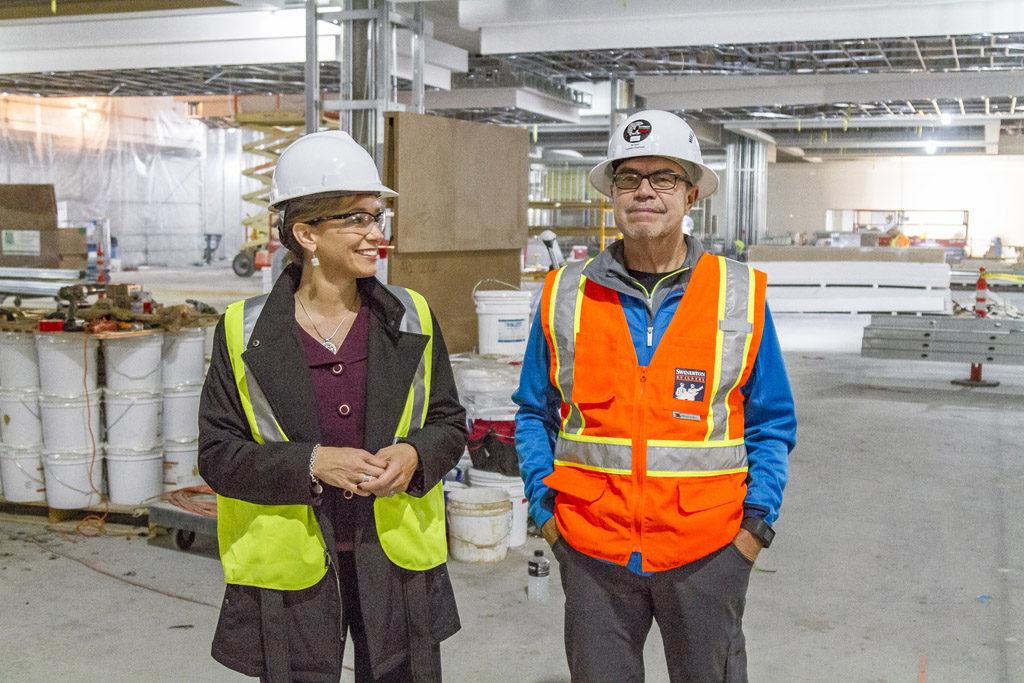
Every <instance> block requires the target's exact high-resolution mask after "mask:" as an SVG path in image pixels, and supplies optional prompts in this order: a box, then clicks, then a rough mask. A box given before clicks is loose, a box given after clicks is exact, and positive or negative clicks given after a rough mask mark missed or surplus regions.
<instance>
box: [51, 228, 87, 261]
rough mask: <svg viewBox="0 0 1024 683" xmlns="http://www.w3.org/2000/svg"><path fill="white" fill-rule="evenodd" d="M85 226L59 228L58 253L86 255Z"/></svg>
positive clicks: (62, 254)
mask: <svg viewBox="0 0 1024 683" xmlns="http://www.w3.org/2000/svg"><path fill="white" fill-rule="evenodd" d="M86 242H87V239H86V234H85V228H58V230H57V253H58V254H60V255H61V256H85V255H86V254H87V253H88V252H87V249H88V247H87V244H86Z"/></svg>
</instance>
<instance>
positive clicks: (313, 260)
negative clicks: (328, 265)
mask: <svg viewBox="0 0 1024 683" xmlns="http://www.w3.org/2000/svg"><path fill="white" fill-rule="evenodd" d="M309 262H310V263H311V264H312V265H313V267H314V268H316V267H317V266H319V265H320V259H318V258H317V257H316V252H315V251H314V252H313V258H311V259H309Z"/></svg>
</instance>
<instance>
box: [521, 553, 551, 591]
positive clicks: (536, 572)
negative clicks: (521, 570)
mask: <svg viewBox="0 0 1024 683" xmlns="http://www.w3.org/2000/svg"><path fill="white" fill-rule="evenodd" d="M527 571H528V573H529V575H530V578H529V581H528V583H527V584H526V595H527V597H528V598H529V599H530V600H531V601H533V602H547V599H548V575H550V574H551V562H549V561H548V558H546V557H544V551H543V550H534V551H533V557H531V558H530V563H529V565H528V566H527Z"/></svg>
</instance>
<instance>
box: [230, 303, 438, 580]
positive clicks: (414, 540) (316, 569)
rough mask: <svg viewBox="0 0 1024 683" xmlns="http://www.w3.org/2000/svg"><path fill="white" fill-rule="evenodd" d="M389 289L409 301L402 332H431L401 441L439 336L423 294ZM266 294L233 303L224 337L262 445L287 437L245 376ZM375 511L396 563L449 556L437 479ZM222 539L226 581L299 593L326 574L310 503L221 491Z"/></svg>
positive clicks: (417, 423)
mask: <svg viewBox="0 0 1024 683" xmlns="http://www.w3.org/2000/svg"><path fill="white" fill-rule="evenodd" d="M388 289H389V290H390V291H391V292H392V293H393V294H394V295H395V296H397V297H398V299H399V300H400V301H401V302H402V303H403V304H404V305H405V314H404V315H403V316H402V321H401V325H400V330H401V331H402V332H412V333H417V334H423V335H426V337H427V345H426V348H425V349H424V351H423V356H422V358H421V359H420V363H419V365H418V366H417V368H416V373H415V375H414V377H413V381H412V384H411V386H410V387H409V394H408V397H407V398H406V401H405V408H404V409H403V410H402V416H401V419H400V420H399V422H398V428H397V429H396V430H395V440H396V441H397V440H398V439H399V438H403V437H406V436H408V435H409V434H410V433H412V432H414V431H416V430H417V429H420V428H421V427H422V426H423V424H424V422H425V421H426V417H427V407H428V404H429V399H430V380H431V376H432V364H433V343H434V338H433V323H432V321H431V317H430V309H429V308H428V307H427V302H426V299H424V298H423V296H422V295H420V294H419V293H417V292H414V291H412V290H410V289H405V288H402V287H393V286H388ZM267 296H268V295H263V296H258V297H254V298H251V299H246V300H244V301H238V302H235V303H233V304H231V305H230V306H228V308H227V310H226V311H225V313H224V335H225V338H226V340H227V346H228V354H229V356H230V358H231V368H232V370H233V372H234V376H235V386H236V387H237V388H238V396H239V398H240V399H241V402H242V408H243V410H244V411H245V417H246V420H247V421H248V423H249V430H250V432H251V433H252V438H253V440H254V441H256V443H261V444H262V443H266V442H268V441H288V436H287V435H286V434H285V433H284V430H283V429H282V428H281V425H280V424H279V423H278V421H277V419H276V417H275V416H274V413H273V411H272V410H271V408H270V403H269V402H268V401H267V398H266V396H265V395H264V394H263V391H262V390H261V389H260V387H259V384H258V383H257V382H256V378H255V377H253V376H252V374H250V373H246V370H245V362H244V361H243V360H242V352H243V351H245V349H246V346H247V345H248V343H249V337H250V336H251V335H252V331H253V328H254V327H255V325H256V320H257V319H258V318H259V316H260V313H261V312H262V311H263V306H264V305H265V304H266V301H267ZM373 513H374V520H375V523H376V527H377V536H378V537H379V538H380V543H381V546H382V547H383V549H384V553H385V554H386V555H387V556H388V558H389V559H390V560H391V561H392V562H393V563H395V564H396V565H398V566H399V567H403V568H405V569H412V570H417V571H422V570H426V569H431V568H432V567H436V566H438V565H439V564H441V563H443V562H444V561H445V559H447V556H448V547H447V542H446V540H445V519H444V493H443V491H442V488H441V484H440V483H438V484H437V485H435V486H434V487H433V488H432V489H431V490H430V491H429V492H427V494H426V495H425V496H423V497H422V498H416V497H413V496H410V495H408V494H405V493H398V494H395V495H394V496H392V497H390V498H377V499H375V500H374V503H373ZM217 538H218V543H219V545H220V557H221V564H222V565H223V568H224V580H225V581H226V582H227V583H235V584H242V585H247V586H257V587H259V588H273V589H277V590H300V589H303V588H308V587H310V586H312V585H314V584H316V583H317V582H318V581H320V579H322V578H323V576H324V574H326V573H327V562H326V559H325V558H326V544H325V543H324V539H323V534H322V533H321V531H320V525H319V524H318V523H317V521H316V516H315V515H314V513H313V508H312V506H309V505H259V504H257V503H249V502H247V501H244V500H238V499H237V498H228V497H226V496H220V495H218V496H217Z"/></svg>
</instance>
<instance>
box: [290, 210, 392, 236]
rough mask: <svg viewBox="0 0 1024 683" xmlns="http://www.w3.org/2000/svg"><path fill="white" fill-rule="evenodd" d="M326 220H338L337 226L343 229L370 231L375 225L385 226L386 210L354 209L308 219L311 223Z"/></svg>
mask: <svg viewBox="0 0 1024 683" xmlns="http://www.w3.org/2000/svg"><path fill="white" fill-rule="evenodd" d="M326 221H338V225H337V226H335V227H338V228H341V229H342V230H351V231H353V232H364V233H365V232H370V230H372V229H373V226H375V225H376V226H377V227H378V228H383V226H384V212H383V211H380V212H378V213H370V212H369V211H352V212H350V213H339V214H335V215H333V216H320V217H319V218H314V219H313V220H311V221H306V222H307V223H309V224H310V225H315V224H316V223H324V222H326Z"/></svg>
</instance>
